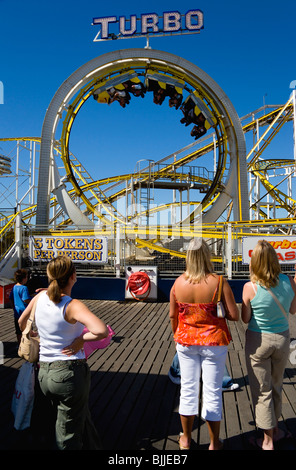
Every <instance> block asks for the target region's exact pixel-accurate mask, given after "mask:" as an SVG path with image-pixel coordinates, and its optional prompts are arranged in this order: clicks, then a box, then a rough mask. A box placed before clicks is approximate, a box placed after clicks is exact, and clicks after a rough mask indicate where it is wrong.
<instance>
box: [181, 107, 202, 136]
mask: <svg viewBox="0 0 296 470" xmlns="http://www.w3.org/2000/svg"><path fill="white" fill-rule="evenodd" d="M195 106H196V105H195V103H194V101H193V100H192V99H191V98H189V99H187V100H186V101H185V102H184V103H183V104H182V106H181V110H182V111H183V114H184V117H183V118H182V119H181V120H180V122H181V123H182V124H184V123H185V126H189V124H192V123H193V124H196V125H195V126H194V127H193V129H192V131H191V133H190V135H191V136H192V137H195V140H197V139H199V138H200V137H202V136H203V135H205V134H206V132H207V130H206V128H205V121H206V119H205V117H204V115H203V114H202V113H201V112H200V113H199V114H198V115H196V114H195Z"/></svg>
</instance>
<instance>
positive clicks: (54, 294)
mask: <svg viewBox="0 0 296 470" xmlns="http://www.w3.org/2000/svg"><path fill="white" fill-rule="evenodd" d="M47 295H48V297H49V298H50V300H52V302H54V303H55V304H58V303H59V302H60V301H61V289H60V286H59V284H58V281H57V279H53V280H52V281H50V284H49V286H48V289H47Z"/></svg>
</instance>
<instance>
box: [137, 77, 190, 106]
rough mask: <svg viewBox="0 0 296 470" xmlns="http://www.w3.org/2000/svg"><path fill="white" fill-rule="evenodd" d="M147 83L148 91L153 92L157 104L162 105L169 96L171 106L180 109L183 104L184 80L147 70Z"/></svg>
mask: <svg viewBox="0 0 296 470" xmlns="http://www.w3.org/2000/svg"><path fill="white" fill-rule="evenodd" d="M145 85H146V89H147V91H152V92H153V102H154V103H155V104H159V105H161V104H162V103H163V102H164V100H165V98H166V96H168V97H169V107H170V108H172V107H175V108H176V109H178V108H179V106H180V105H181V103H182V99H183V94H182V93H183V88H184V82H181V81H179V80H176V79H175V78H172V77H169V78H168V77H166V76H165V75H162V74H159V73H154V72H147V74H146V79H145Z"/></svg>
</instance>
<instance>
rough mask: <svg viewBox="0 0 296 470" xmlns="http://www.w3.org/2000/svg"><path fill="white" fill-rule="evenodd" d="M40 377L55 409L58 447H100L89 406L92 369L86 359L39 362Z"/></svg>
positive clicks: (41, 384)
mask: <svg viewBox="0 0 296 470" xmlns="http://www.w3.org/2000/svg"><path fill="white" fill-rule="evenodd" d="M38 378H39V383H40V388H41V390H42V392H43V393H44V395H45V396H46V397H48V398H49V399H50V400H51V402H52V404H53V407H54V409H55V411H56V426H55V433H56V444H57V448H58V449H60V450H79V449H81V450H84V449H85V450H101V449H102V444H101V440H100V438H99V436H98V433H97V431H96V429H95V427H94V425H93V423H92V420H91V416H90V411H89V407H88V399H89V389H90V370H89V367H88V365H87V363H86V361H85V360H66V361H55V362H49V363H47V362H40V370H39V375H38ZM45 425H46V423H45Z"/></svg>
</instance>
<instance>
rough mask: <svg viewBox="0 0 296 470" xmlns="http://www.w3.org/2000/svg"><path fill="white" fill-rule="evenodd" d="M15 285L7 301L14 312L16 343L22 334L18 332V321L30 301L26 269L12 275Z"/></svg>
mask: <svg viewBox="0 0 296 470" xmlns="http://www.w3.org/2000/svg"><path fill="white" fill-rule="evenodd" d="M14 278H15V282H16V284H15V285H14V286H13V288H12V290H11V292H10V295H9V299H10V302H11V304H12V308H13V310H14V325H15V333H16V337H17V341H18V343H20V341H21V337H22V332H21V330H20V327H19V324H18V319H19V317H20V316H21V314H22V313H23V311H24V310H25V308H26V307H27V305H28V303H29V302H30V300H31V297H30V294H29V290H28V287H27V286H26V283H27V281H28V271H27V270H26V269H18V270H17V271H16V272H15V274H14Z"/></svg>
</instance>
